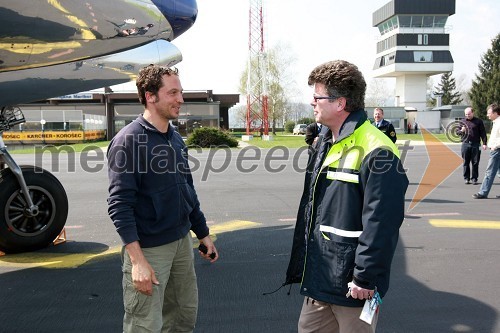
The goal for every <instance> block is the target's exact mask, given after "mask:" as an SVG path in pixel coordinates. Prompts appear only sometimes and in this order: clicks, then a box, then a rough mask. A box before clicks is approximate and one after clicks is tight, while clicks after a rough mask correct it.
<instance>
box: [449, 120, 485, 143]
mask: <svg viewBox="0 0 500 333" xmlns="http://www.w3.org/2000/svg"><path fill="white" fill-rule="evenodd" d="M462 126H465V127H466V130H465V131H464V132H462ZM457 134H458V135H460V137H461V141H462V143H464V144H471V145H475V146H480V145H481V141H482V142H483V145H486V144H487V141H488V140H487V137H486V129H485V127H484V123H483V121H482V120H481V119H479V118H477V117H472V119H470V120H469V119H467V118H464V119H462V120H461V121H460V126H459V127H458V128H457Z"/></svg>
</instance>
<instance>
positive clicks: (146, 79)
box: [135, 64, 179, 106]
mask: <svg viewBox="0 0 500 333" xmlns="http://www.w3.org/2000/svg"><path fill="white" fill-rule="evenodd" d="M163 75H168V76H171V75H177V76H178V75H179V70H178V69H177V68H169V67H165V66H158V65H154V64H151V65H148V66H146V67H144V68H142V69H141V71H140V72H139V75H138V76H137V79H136V80H135V85H136V86H137V93H138V94H139V101H140V102H141V103H142V104H143V105H144V106H146V92H147V91H149V92H150V93H152V94H153V95H156V94H157V93H158V90H160V88H161V87H162V86H163V81H162V79H163Z"/></svg>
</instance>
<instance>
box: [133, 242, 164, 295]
mask: <svg viewBox="0 0 500 333" xmlns="http://www.w3.org/2000/svg"><path fill="white" fill-rule="evenodd" d="M125 249H126V250H127V253H128V255H129V257H130V261H131V263H132V282H133V283H134V288H135V289H136V290H137V291H138V292H140V293H142V294H144V295H148V296H151V295H153V284H156V285H159V284H160V282H159V281H158V279H157V278H156V275H155V271H154V270H153V267H151V265H150V264H149V262H148V261H147V260H146V257H144V253H143V252H142V249H141V246H140V245H139V242H133V243H130V244H127V245H126V246H125Z"/></svg>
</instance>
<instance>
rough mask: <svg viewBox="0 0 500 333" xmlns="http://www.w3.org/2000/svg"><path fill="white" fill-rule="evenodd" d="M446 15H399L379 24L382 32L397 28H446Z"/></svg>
mask: <svg viewBox="0 0 500 333" xmlns="http://www.w3.org/2000/svg"><path fill="white" fill-rule="evenodd" d="M447 19H448V16H446V15H398V16H393V17H391V18H390V19H388V20H386V21H385V22H383V23H381V24H379V26H378V29H379V31H380V34H381V35H383V34H386V33H388V32H390V31H392V30H394V29H396V28H444V26H445V25H446V20H447Z"/></svg>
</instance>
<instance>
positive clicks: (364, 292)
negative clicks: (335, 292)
mask: <svg viewBox="0 0 500 333" xmlns="http://www.w3.org/2000/svg"><path fill="white" fill-rule="evenodd" d="M347 286H348V287H349V292H348V293H347V295H346V296H347V297H349V296H351V297H352V298H355V299H371V298H372V297H373V295H374V294H375V290H370V289H365V288H361V287H358V286H357V285H355V284H354V282H349V283H348V284H347Z"/></svg>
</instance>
